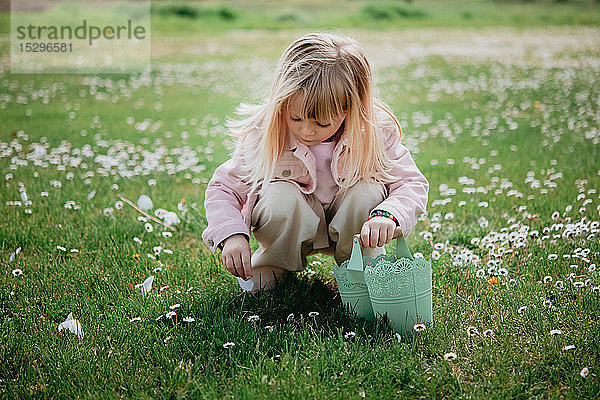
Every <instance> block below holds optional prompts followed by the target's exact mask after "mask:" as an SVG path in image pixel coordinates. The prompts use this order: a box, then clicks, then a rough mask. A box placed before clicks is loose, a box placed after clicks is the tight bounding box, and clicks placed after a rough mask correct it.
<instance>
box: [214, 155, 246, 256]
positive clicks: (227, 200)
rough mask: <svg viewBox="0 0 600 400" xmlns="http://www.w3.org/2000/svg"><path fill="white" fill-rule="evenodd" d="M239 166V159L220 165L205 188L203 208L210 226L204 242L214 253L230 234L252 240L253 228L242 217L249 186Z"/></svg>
mask: <svg viewBox="0 0 600 400" xmlns="http://www.w3.org/2000/svg"><path fill="white" fill-rule="evenodd" d="M239 167H240V164H239V160H237V159H236V158H233V159H230V160H229V161H226V162H225V163H223V164H221V165H220V166H219V167H217V169H216V170H215V173H214V175H213V177H212V179H211V180H210V182H208V186H207V188H206V193H205V196H204V208H205V209H206V219H207V221H208V226H207V228H206V229H205V230H204V232H202V240H203V241H204V243H206V244H207V245H208V247H209V248H210V250H211V251H212V252H213V253H214V252H215V251H216V249H217V246H218V245H219V244H220V243H221V242H222V241H223V240H225V239H227V238H228V237H229V236H231V235H235V234H238V233H241V234H243V235H245V236H246V237H247V238H248V239H250V228H249V227H248V224H247V223H246V221H245V220H244V216H243V215H242V209H243V208H244V205H245V204H246V202H247V201H248V192H249V187H250V186H249V185H248V184H246V183H245V182H243V180H242V178H241V177H240V173H239V171H240V168H239Z"/></svg>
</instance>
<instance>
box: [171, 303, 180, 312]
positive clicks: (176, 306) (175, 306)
mask: <svg viewBox="0 0 600 400" xmlns="http://www.w3.org/2000/svg"><path fill="white" fill-rule="evenodd" d="M179 307H181V304H179V303H178V304H173V305H172V306H169V308H170V309H171V310H175V309H178V308H179Z"/></svg>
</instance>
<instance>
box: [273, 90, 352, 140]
mask: <svg viewBox="0 0 600 400" xmlns="http://www.w3.org/2000/svg"><path fill="white" fill-rule="evenodd" d="M302 100H303V99H302V95H301V94H296V95H295V96H294V97H292V99H291V101H290V103H289V105H288V107H287V108H286V107H284V109H283V117H284V119H285V121H286V125H287V128H288V130H289V131H290V132H291V133H292V135H294V136H295V137H296V138H297V139H298V140H299V141H301V142H302V143H304V144H305V145H307V146H314V145H316V144H319V143H321V142H322V141H324V140H326V139H329V138H330V137H332V136H333V135H334V134H335V133H336V132H337V131H338V129H340V126H341V125H342V122H344V118H346V113H344V114H341V115H339V116H337V117H336V118H335V119H333V120H331V121H317V120H315V119H312V118H311V119H303V118H302V116H301V114H300V111H301V109H302V108H301V107H302Z"/></svg>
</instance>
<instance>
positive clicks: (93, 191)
mask: <svg viewBox="0 0 600 400" xmlns="http://www.w3.org/2000/svg"><path fill="white" fill-rule="evenodd" d="M95 195H96V189H94V190H92V191H91V192H90V193H88V195H87V199H88V200H91V199H93V198H94V196H95Z"/></svg>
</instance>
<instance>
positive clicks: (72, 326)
mask: <svg viewBox="0 0 600 400" xmlns="http://www.w3.org/2000/svg"><path fill="white" fill-rule="evenodd" d="M62 330H68V331H69V332H72V333H74V334H76V335H77V337H78V338H79V339H83V329H82V327H81V323H79V321H77V320H76V319H74V318H73V313H69V315H68V316H67V319H66V320H64V321H63V322H61V323H60V324H58V331H59V332H61V331H62Z"/></svg>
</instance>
